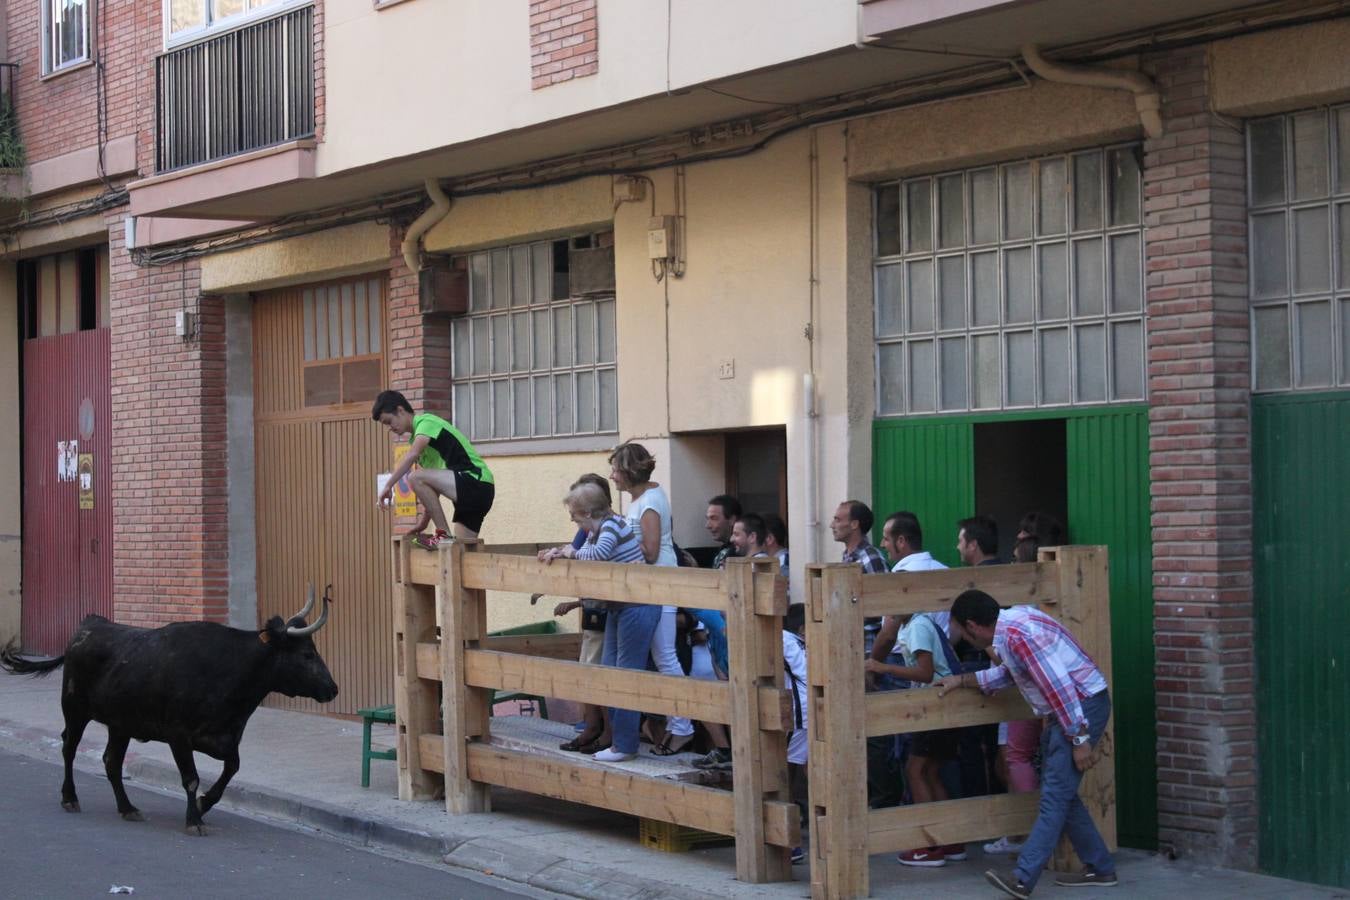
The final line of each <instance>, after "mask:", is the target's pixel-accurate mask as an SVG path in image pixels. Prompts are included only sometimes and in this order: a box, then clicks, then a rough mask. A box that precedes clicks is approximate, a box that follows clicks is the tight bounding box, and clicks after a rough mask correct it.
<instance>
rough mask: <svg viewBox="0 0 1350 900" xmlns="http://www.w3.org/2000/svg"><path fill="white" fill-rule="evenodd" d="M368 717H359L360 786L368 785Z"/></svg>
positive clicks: (365, 786)
mask: <svg viewBox="0 0 1350 900" xmlns="http://www.w3.org/2000/svg"><path fill="white" fill-rule="evenodd" d="M370 722H371V720H370V717H369V716H363V717H362V718H361V787H363V788H368V787H370Z"/></svg>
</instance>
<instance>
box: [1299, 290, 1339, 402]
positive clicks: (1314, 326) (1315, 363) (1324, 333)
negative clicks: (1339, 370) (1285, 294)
mask: <svg viewBox="0 0 1350 900" xmlns="http://www.w3.org/2000/svg"><path fill="white" fill-rule="evenodd" d="M1294 310H1295V314H1296V316H1297V318H1298V386H1299V387H1326V386H1328V385H1330V384H1331V383H1332V381H1333V376H1332V362H1333V360H1332V355H1331V354H1332V347H1334V346H1335V343H1334V338H1335V334H1334V333H1333V332H1332V330H1331V304H1330V303H1329V302H1320V303H1300V304H1298V305H1297V306H1295V307H1294Z"/></svg>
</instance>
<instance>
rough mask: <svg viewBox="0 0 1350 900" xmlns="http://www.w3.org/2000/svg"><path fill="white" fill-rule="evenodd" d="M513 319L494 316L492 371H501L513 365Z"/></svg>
mask: <svg viewBox="0 0 1350 900" xmlns="http://www.w3.org/2000/svg"><path fill="white" fill-rule="evenodd" d="M510 325H511V320H510V319H508V318H507V317H506V316H493V317H492V371H493V372H494V373H500V372H505V371H508V370H509V369H510V367H511V337H510V332H509V330H508V329H509V328H510Z"/></svg>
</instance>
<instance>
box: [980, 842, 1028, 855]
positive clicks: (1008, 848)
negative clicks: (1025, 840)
mask: <svg viewBox="0 0 1350 900" xmlns="http://www.w3.org/2000/svg"><path fill="white" fill-rule="evenodd" d="M984 852H985V853H988V854H990V855H991V856H1002V855H1004V854H1009V853H1021V852H1022V842H1021V841H1015V840H1013V839H1012V838H1010V837H1001V838H999V839H998V840H996V841H990V842H989V843H987V844H985V845H984Z"/></svg>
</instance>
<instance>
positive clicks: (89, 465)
mask: <svg viewBox="0 0 1350 900" xmlns="http://www.w3.org/2000/svg"><path fill="white" fill-rule="evenodd" d="M79 460H80V461H79V463H78V464H77V468H78V470H79V471H78V478H79V482H80V509H93V508H94V454H92V453H81V454H80V456H79Z"/></svg>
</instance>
